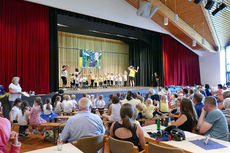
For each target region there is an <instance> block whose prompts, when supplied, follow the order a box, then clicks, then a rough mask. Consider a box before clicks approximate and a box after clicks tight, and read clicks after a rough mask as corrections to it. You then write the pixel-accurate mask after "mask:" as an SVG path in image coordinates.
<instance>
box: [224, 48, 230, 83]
mask: <svg viewBox="0 0 230 153" xmlns="http://www.w3.org/2000/svg"><path fill="white" fill-rule="evenodd" d="M225 57H226V80H227V82H229V81H230V46H228V47H227V48H226V52H225Z"/></svg>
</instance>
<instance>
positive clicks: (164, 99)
mask: <svg viewBox="0 0 230 153" xmlns="http://www.w3.org/2000/svg"><path fill="white" fill-rule="evenodd" d="M159 108H160V111H161V112H162V113H168V112H169V105H168V98H167V96H166V95H161V99H160V107H159Z"/></svg>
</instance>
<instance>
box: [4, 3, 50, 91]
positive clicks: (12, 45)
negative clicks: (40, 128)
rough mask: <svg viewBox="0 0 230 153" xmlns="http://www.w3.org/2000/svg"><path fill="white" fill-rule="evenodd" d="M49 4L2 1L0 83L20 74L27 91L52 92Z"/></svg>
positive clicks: (5, 83)
mask: <svg viewBox="0 0 230 153" xmlns="http://www.w3.org/2000/svg"><path fill="white" fill-rule="evenodd" d="M48 11H49V10H48V7H45V6H41V5H37V4H33V3H29V2H25V1H23V0H1V2H0V22H1V23H0V37H1V38H0V39H1V40H0V74H1V76H0V84H2V85H4V87H5V88H6V89H7V88H8V85H9V84H10V82H11V79H12V77H14V76H19V77H20V79H21V80H20V85H21V86H22V88H23V90H25V91H29V90H33V91H35V92H36V93H48V92H49V12H48Z"/></svg>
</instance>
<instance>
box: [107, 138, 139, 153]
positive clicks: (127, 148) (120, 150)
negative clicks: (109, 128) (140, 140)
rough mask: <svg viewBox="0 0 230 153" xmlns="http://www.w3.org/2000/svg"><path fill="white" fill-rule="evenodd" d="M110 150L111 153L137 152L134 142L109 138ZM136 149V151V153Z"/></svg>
mask: <svg viewBox="0 0 230 153" xmlns="http://www.w3.org/2000/svg"><path fill="white" fill-rule="evenodd" d="M109 148H110V153H134V152H136V150H137V147H135V146H134V145H133V143H132V142H129V141H122V140H118V139H115V138H113V137H109ZM134 149H136V150H135V151H134ZM137 152H138V151H137Z"/></svg>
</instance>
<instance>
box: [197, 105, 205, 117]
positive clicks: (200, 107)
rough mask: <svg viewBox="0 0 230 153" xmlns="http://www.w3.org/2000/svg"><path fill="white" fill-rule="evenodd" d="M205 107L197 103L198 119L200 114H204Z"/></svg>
mask: <svg viewBox="0 0 230 153" xmlns="http://www.w3.org/2000/svg"><path fill="white" fill-rule="evenodd" d="M203 107H204V104H203V103H197V104H196V105H195V109H196V113H197V117H198V118H199V117H200V114H201V112H202V108H203Z"/></svg>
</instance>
